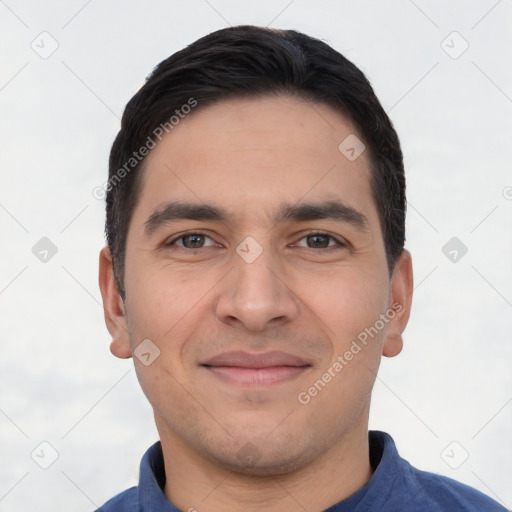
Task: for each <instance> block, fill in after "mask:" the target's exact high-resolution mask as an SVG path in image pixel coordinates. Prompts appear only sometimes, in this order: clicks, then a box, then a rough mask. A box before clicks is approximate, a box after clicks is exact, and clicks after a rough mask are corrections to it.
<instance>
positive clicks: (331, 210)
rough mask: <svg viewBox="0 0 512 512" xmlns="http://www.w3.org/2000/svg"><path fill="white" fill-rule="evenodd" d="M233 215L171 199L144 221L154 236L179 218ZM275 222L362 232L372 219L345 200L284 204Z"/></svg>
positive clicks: (224, 218)
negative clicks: (322, 223) (318, 223)
mask: <svg viewBox="0 0 512 512" xmlns="http://www.w3.org/2000/svg"><path fill="white" fill-rule="evenodd" d="M230 217H231V218H232V215H230V214H229V213H228V211H227V210H225V209H224V208H222V207H219V206H215V205H211V204H197V203H183V202H171V203H167V204H166V205H165V206H163V207H161V208H159V209H158V210H156V211H154V212H153V213H152V214H151V215H150V216H149V217H148V219H147V220H146V222H145V223H144V232H145V233H146V235H148V236H150V235H152V234H153V233H154V232H155V231H156V230H158V229H159V228H160V227H162V226H164V225H165V224H168V223H171V222H176V221H178V220H183V219H188V220H198V221H201V220H210V221H216V222H227V220H228V219H229V218H230ZM271 217H272V219H273V221H274V223H275V224H277V223H279V222H283V221H286V220H291V221H295V222H307V221H313V220H320V219H327V220H334V221H336V222H346V223H348V224H352V225H353V226H355V227H357V228H358V229H360V230H362V231H367V230H368V228H369V224H368V219H367V218H366V216H365V215H364V214H362V213H361V212H360V211H358V210H356V209H355V208H353V207H352V206H349V205H347V204H346V203H344V202H342V201H326V202H320V203H297V204H293V205H291V204H283V205H281V206H280V207H279V208H278V209H277V210H276V211H275V213H274V214H273V215H272V216H271Z"/></svg>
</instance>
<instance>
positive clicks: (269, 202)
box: [100, 26, 504, 512]
mask: <svg viewBox="0 0 512 512" xmlns="http://www.w3.org/2000/svg"><path fill="white" fill-rule="evenodd" d="M107 192H108V193H107V222H106V236H107V243H108V247H106V248H104V249H103V250H102V252H101V255H100V287H101V292H102V296H103V302H104V309H105V318H106V323H107V327H108V329H109V331H110V333H111V335H112V345H111V350H112V353H113V354H114V355H116V356H117V357H121V358H128V357H132V356H134V363H135V368H136V371H137V376H138V379H139V381H140V384H141V386H142V389H143V390H144V393H145V394H146V396H147V397H148V400H149V401H150V403H151V405H152V406H153V409H154V415H155V421H156V425H157V428H158V432H159V435H160V442H159V443H157V444H155V445H154V446H152V447H151V448H150V449H149V450H148V452H147V453H146V454H145V455H144V458H143V459H142V462H141V468H140V482H139V485H138V486H137V487H134V488H132V489H129V490H127V491H125V492H124V493H121V494H120V495H118V496H117V497H115V498H113V499H112V500H110V501H109V502H107V503H106V504H105V505H104V506H103V507H101V508H100V510H101V511H104V512H107V511H108V512H110V511H120V510H130V511H131V510H138V511H145V512H148V511H157V510H158V511H160V512H163V511H176V510H183V511H196V510H197V511H199V512H217V511H238V510H240V511H244V512H250V511H256V510H258V511H260V510H265V511H280V512H282V511H290V512H291V511H304V510H307V511H309V512H315V511H322V510H326V509H329V510H332V511H356V510H357V511H363V510H365V511H366V510H372V511H393V512H396V511H400V510H404V511H425V512H426V511H428V512H433V511H450V512H454V511H484V510H485V511H494V510H496V511H498V510H504V509H503V508H502V507H501V506H500V505H499V504H497V503H495V502H494V501H492V500H491V499H490V498H488V497H486V496H485V495H483V494H481V493H479V492H478V491H476V490H474V489H471V488H469V487H467V486H465V485H462V484H459V483H457V482H455V481H453V480H450V479H448V478H445V477H441V476H438V475H434V474H430V473H424V472H421V471H419V470H416V469H414V468H412V467H411V466H410V465H409V464H408V463H407V462H406V461H404V460H403V459H401V458H400V457H399V455H398V453H397V451H396V448H395V445H394V443H393V441H392V439H391V437H390V436H388V435H387V434H384V433H382V432H370V433H369V432H368V414H369V407H370V397H371V391H372V387H373V384H374V382H375V378H376V374H377V370H378V367H379V363H380V358H381V356H382V355H385V356H387V357H392V356H395V355H397V354H398V353H399V352H400V351H401V348H402V332H403V331H404V329H405V327H406V324H407V321H408V318H409V312H410V307H411V298H412V288H413V279H412V266H411V257H410V254H409V253H408V252H407V251H406V250H404V239H405V227H404V226H405V205H406V201H405V179H404V170H403V162H402V153H401V150H400V144H399V140H398V137H397V135H396V133H395V131H394V129H393V126H392V124H391V122H390V120H389V119H388V117H387V115H386V113H385V112H384V110H383V109H382V107H381V105H380V103H379V102H378V100H377V98H376V97H375V94H374V92H373V90H372V88H371V86H370V84H369V83H368V81H367V80H366V78H365V77H364V75H363V74H362V73H361V72H360V71H359V70H358V69H357V68H356V67H355V66H354V65H353V64H351V63H350V62H349V61H347V60H346V59H345V58H344V57H343V56H342V55H340V54H339V53H337V52H336V51H334V50H333V49H332V48H330V47H329V46H327V45H326V44H324V43H322V42H320V41H318V40H315V39H312V38H310V37H308V36H306V35H304V34H300V33H298V32H294V31H277V30H269V29H262V28H257V27H249V26H244V27H235V28H229V29H225V30H220V31H218V32H215V33H213V34H210V35H208V36H206V37H204V38H202V39H200V40H199V41H197V42H195V43H194V44H192V45H190V46H189V47H187V48H185V49H184V50H182V51H180V52H178V53H176V54H174V55H172V56H171V57H169V58H168V59H167V60H165V61H163V62H162V63H161V64H160V65H159V66H158V67H157V68H156V69H155V70H154V72H153V73H152V74H151V76H150V77H149V78H148V80H147V82H146V84H145V85H144V86H143V87H142V88H141V89H140V90H139V91H138V92H137V94H136V95H135V96H134V97H133V98H132V99H131V100H130V102H129V103H128V105H127V107H126V110H125V112H124V115H123V119H122V127H121V131H120V132H119V134H118V136H117V138H116V140H115V142H114V145H113V148H112V152H111V156H110V172H109V181H108V182H107ZM330 507H331V508H330Z"/></svg>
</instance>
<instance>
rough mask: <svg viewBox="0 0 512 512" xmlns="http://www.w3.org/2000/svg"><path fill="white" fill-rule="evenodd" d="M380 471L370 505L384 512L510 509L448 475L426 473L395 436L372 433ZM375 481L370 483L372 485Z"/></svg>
mask: <svg viewBox="0 0 512 512" xmlns="http://www.w3.org/2000/svg"><path fill="white" fill-rule="evenodd" d="M370 454H371V455H373V458H374V462H375V463H376V464H375V465H376V466H377V467H376V470H375V473H374V477H373V478H372V480H375V481H374V485H373V486H372V485H370V488H369V489H368V495H367V499H368V502H372V503H374V504H375V503H377V504H379V505H380V508H379V510H381V511H388V510H389V511H393V512H398V511H407V512H483V511H485V512H506V510H507V509H506V508H504V507H503V506H502V505H500V504H499V503H498V502H496V501H494V500H493V499H491V498H490V497H489V496H486V495H485V494H483V493H482V492H480V491H477V490H476V489H473V488H472V487H470V486H468V485H465V484H462V483H460V482H457V481H456V480H453V479H451V478H448V477H446V476H442V475H438V474H435V473H430V472H427V471H422V470H420V469H417V468H415V467H413V466H412V465H411V464H409V462H407V461H406V460H405V459H402V458H401V457H400V456H399V454H398V451H397V449H396V446H395V443H394V441H393V439H392V438H391V436H389V435H388V434H386V433H384V432H378V431H372V432H370ZM371 482H372V481H370V483H371Z"/></svg>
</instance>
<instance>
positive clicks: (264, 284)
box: [216, 251, 299, 332]
mask: <svg viewBox="0 0 512 512" xmlns="http://www.w3.org/2000/svg"><path fill="white" fill-rule="evenodd" d="M233 258H234V265H235V268H234V269H233V270H232V271H231V272H229V273H228V275H227V276H226V278H225V279H224V280H223V282H222V283H221V289H220V296H219V298H218V300H217V303H216V314H217V318H219V320H220V321H222V322H224V323H226V324H229V325H231V326H234V327H235V326H237V325H241V326H243V327H244V328H245V329H247V330H248V331H252V332H261V331H264V330H265V329H267V328H269V327H277V325H278V324H279V325H280V324H285V323H288V322H291V321H292V320H294V319H295V318H296V317H297V314H298V312H299V307H298V305H299V301H298V299H297V297H296V296H295V295H294V293H293V290H292V288H291V286H290V285H291V283H287V279H286V276H285V273H284V272H283V269H282V265H280V264H279V262H278V261H276V258H272V256H271V255H270V251H263V253H262V254H261V255H260V256H259V257H258V258H257V259H256V260H255V261H253V262H252V263H248V262H247V261H245V260H244V259H243V258H241V257H239V256H238V255H237V254H235V255H234V256H233Z"/></svg>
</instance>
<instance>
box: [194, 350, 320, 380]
mask: <svg viewBox="0 0 512 512" xmlns="http://www.w3.org/2000/svg"><path fill="white" fill-rule="evenodd" d="M202 366H203V367H204V368H205V369H206V370H208V371H209V372H210V373H211V374H212V375H214V376H215V377H217V378H219V379H221V380H223V381H225V382H228V383H231V384H235V385H239V386H243V387H255V386H256V387H259V386H268V385H272V384H277V383H282V382H285V381H288V380H290V379H293V378H295V377H297V376H298V375H300V374H302V373H303V372H304V371H306V370H307V369H308V368H310V367H311V365H310V364H309V363H308V362H307V361H305V360H304V359H302V358H301V357H299V356H296V355H293V354H287V353H285V352H277V351H273V352H264V353H253V354H251V353H248V352H243V351H235V352H224V353H222V354H218V355H216V356H214V357H212V358H211V359H208V360H207V361H206V362H204V363H203V364H202Z"/></svg>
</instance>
